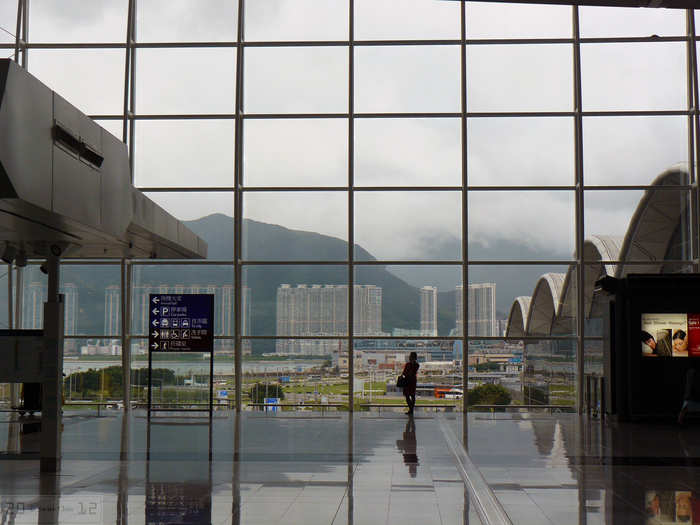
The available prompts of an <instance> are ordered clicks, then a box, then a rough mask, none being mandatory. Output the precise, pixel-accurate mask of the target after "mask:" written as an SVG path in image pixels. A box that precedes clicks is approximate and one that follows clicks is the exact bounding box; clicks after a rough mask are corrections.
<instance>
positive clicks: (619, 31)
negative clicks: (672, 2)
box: [579, 6, 685, 38]
mask: <svg viewBox="0 0 700 525" xmlns="http://www.w3.org/2000/svg"><path fill="white" fill-rule="evenodd" d="M579 18H580V21H581V22H580V24H581V37H582V38H596V37H625V36H652V35H657V36H685V12H684V11H682V10H680V9H639V8H636V7H591V6H581V7H579Z"/></svg>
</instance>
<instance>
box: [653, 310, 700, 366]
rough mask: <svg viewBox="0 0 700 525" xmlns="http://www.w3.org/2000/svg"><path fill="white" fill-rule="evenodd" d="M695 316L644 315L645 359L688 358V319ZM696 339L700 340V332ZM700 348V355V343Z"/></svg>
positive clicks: (699, 351)
mask: <svg viewBox="0 0 700 525" xmlns="http://www.w3.org/2000/svg"><path fill="white" fill-rule="evenodd" d="M694 315H695V314H667V313H663V314H662V313H645V314H642V330H641V345H642V355H643V356H644V357H688V339H689V337H688V331H689V328H688V318H689V317H692V316H694ZM698 321H700V319H698ZM698 329H700V326H699V327H698ZM696 337H697V338H698V339H700V332H698V333H697V334H696ZM698 346H699V348H698V355H700V341H698Z"/></svg>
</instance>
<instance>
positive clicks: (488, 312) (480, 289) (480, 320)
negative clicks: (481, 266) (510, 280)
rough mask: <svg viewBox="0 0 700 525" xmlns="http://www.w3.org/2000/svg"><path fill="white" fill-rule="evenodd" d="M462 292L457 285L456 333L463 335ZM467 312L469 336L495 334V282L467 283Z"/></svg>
mask: <svg viewBox="0 0 700 525" xmlns="http://www.w3.org/2000/svg"><path fill="white" fill-rule="evenodd" d="M462 294H463V287H462V286H461V285H460V286H457V293H456V302H457V323H456V335H458V336H460V335H464V331H463V330H464V327H463V324H462V323H463V319H462V316H463V314H462V312H463V310H462ZM467 300H468V304H467V314H468V320H467V322H468V323H469V325H468V328H469V334H468V335H470V336H475V335H477V336H478V335H483V336H496V335H499V334H498V332H497V325H496V284H495V283H475V284H470V285H469V294H468V297H467Z"/></svg>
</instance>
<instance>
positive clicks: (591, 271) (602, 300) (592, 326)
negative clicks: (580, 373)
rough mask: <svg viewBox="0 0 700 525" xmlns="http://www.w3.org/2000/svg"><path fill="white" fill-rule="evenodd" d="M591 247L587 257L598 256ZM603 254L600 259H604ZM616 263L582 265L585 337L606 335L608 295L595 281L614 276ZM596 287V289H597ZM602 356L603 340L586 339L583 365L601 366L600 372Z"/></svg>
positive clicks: (588, 366)
mask: <svg viewBox="0 0 700 525" xmlns="http://www.w3.org/2000/svg"><path fill="white" fill-rule="evenodd" d="M591 251H592V250H591V249H590V248H589V249H588V250H587V252H588V253H587V254H586V255H587V258H588V259H589V260H590V259H593V258H594V257H600V255H599V254H598V253H591ZM605 258H606V257H605V256H603V257H601V259H603V260H605ZM617 267H618V265H616V264H602V263H598V264H586V265H584V267H583V279H584V290H583V300H584V315H585V318H584V334H585V335H586V336H587V337H603V336H607V334H605V333H604V326H605V316H606V314H607V312H608V311H609V301H610V299H611V297H610V295H609V294H608V293H606V292H604V291H602V290H600V289H599V288H598V287H596V286H595V283H596V281H597V280H598V279H601V278H602V277H605V276H607V275H609V276H612V277H615V271H616V269H617ZM597 288H598V289H597ZM602 358H603V341H602V340H600V341H586V352H585V354H584V366H585V367H586V368H590V367H591V366H593V367H598V366H600V367H601V370H600V371H599V372H600V373H602V364H603V361H602Z"/></svg>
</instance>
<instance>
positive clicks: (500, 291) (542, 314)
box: [457, 265, 577, 337]
mask: <svg viewBox="0 0 700 525" xmlns="http://www.w3.org/2000/svg"><path fill="white" fill-rule="evenodd" d="M469 280H470V285H469V286H470V291H469V301H470V303H469V308H468V313H469V322H470V327H469V328H470V333H469V335H471V336H479V335H491V334H489V333H488V330H487V329H489V328H490V325H489V324H488V323H491V322H493V323H494V328H493V330H494V332H495V333H494V334H492V335H506V336H511V337H518V336H521V335H528V334H532V335H575V334H576V304H577V303H576V271H575V266H573V265H470V266H469ZM491 295H493V296H494V297H495V318H493V319H492V318H491V317H492V314H491V308H492V307H491V305H490V303H489V301H491ZM457 298H458V300H460V301H461V299H462V297H461V290H459V291H458V297H457ZM533 298H534V299H533ZM533 300H534V301H535V302H534V303H533V302H532V301H533ZM458 308H460V310H459V313H460V317H461V306H459V307H458ZM531 308H533V309H532V310H531ZM535 310H536V311H537V316H534V317H533V315H532V314H533V313H534V312H535ZM529 320H531V321H532V323H531V324H530V325H529V327H528V322H529ZM487 321H488V323H487ZM457 322H458V323H459V325H460V328H461V324H462V322H461V319H458V321H457ZM526 332H527V333H526Z"/></svg>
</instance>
